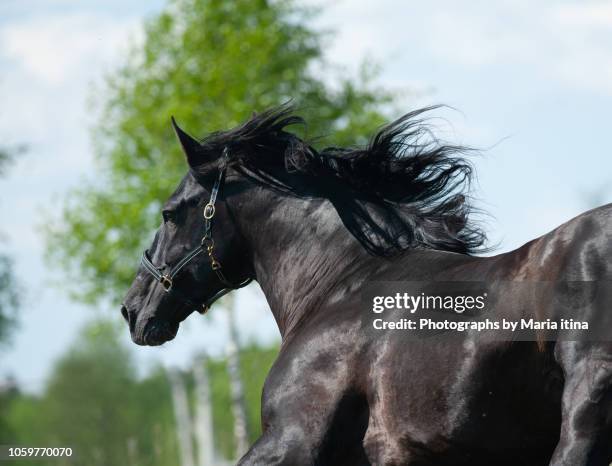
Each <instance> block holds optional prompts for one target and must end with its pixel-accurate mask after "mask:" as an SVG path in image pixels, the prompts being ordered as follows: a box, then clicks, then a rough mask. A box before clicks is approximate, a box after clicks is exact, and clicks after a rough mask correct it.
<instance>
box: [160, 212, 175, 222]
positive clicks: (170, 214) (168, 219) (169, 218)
mask: <svg viewBox="0 0 612 466" xmlns="http://www.w3.org/2000/svg"><path fill="white" fill-rule="evenodd" d="M174 214H175V212H173V211H172V210H162V217H163V219H164V222H172V221H174Z"/></svg>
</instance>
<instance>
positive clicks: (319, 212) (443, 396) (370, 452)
mask: <svg viewBox="0 0 612 466" xmlns="http://www.w3.org/2000/svg"><path fill="white" fill-rule="evenodd" d="M266 118H267V117H266ZM276 121H277V118H276V117H274V118H272V119H271V122H270V121H266V120H265V119H264V120H261V119H257V118H256V119H255V120H253V122H249V123H247V125H245V127H244V128H242V129H240V131H239V132H238V133H229V134H227V135H221V136H216V139H215V141H214V142H221V143H222V144H221V147H227V144H229V141H230V140H231V139H233V138H239V139H241V140H243V141H244V140H246V141H247V142H249V139H248V138H252V137H254V136H253V134H255V133H257V132H259V131H262V130H261V128H262V127H264V128H265V127H266V126H268V127H271V128H274V131H268V132H266V131H263V133H264V135H263V136H262V137H261V138H260V139H257V140H256V142H257V144H254V143H253V144H246V148H245V149H243V150H244V152H242V154H247V152H248V151H253V150H255V149H253V147H259V148H261V147H265V144H269V140H270V138H271V137H272V136H271V134H273V135H274V138H276V139H279V140H283V141H285V142H286V140H287V138H288V136H287V133H282V134H280V135H279V133H278V128H277V126H275V125H276V123H275V122H276ZM281 127H282V125H281ZM381 134H382V136H381ZM386 134H387V133H385V132H384V130H383V132H382V133H380V134H379V135H378V136H377V137H376V138H375V140H376V141H377V143H376V144H378V145H382V146H385V147H386V149H385V150H387V149H388V148H389V147H394V146H393V145H392V144H391V145H389V144H387V143H388V142H389V141H390V140H391V139H393V138H392V137H391V138H390V139H389V140H387V139H385V138H386ZM178 135H179V139H180V140H181V143H182V145H183V148H184V150H185V152H186V154H187V158H188V161H189V163H190V166H191V170H190V172H189V174H188V175H187V176H186V178H185V180H184V181H183V183H182V184H181V186H180V187H179V189H178V190H177V192H175V193H174V194H173V196H172V198H171V202H170V204H169V205H167V206H166V207H165V211H166V210H168V209H170V210H172V209H174V210H176V209H186V210H187V209H193V212H184V213H182V214H181V215H180V216H178V215H177V216H176V218H179V217H182V218H185V219H188V220H187V221H186V222H187V223H185V224H184V225H179V222H178V221H174V220H172V221H166V217H167V215H166V214H165V215H164V218H165V223H164V224H163V225H162V227H161V228H160V232H158V236H157V237H156V240H155V241H154V244H153V247H154V249H155V250H154V251H152V252H151V258H152V260H153V262H155V263H159V264H166V265H168V266H172V265H173V264H176V263H179V261H180V257H181V254H183V255H184V253H185V251H186V250H188V249H192V248H193V247H194V246H195V245H197V244H198V243H199V238H201V237H202V233H203V227H202V226H198V221H197V218H198V214H197V213H196V212H199V211H200V209H202V208H203V207H204V203H205V199H206V198H207V197H208V195H207V193H206V188H205V186H207V185H210V183H211V179H213V178H216V176H217V175H216V174H217V171H218V170H226V169H227V181H226V185H225V186H224V187H223V189H222V197H223V202H222V203H219V204H218V206H217V212H218V213H217V216H218V218H219V220H218V221H217V222H218V223H217V224H216V226H215V230H214V232H213V236H214V237H215V241H217V243H216V246H215V247H216V248H217V249H216V250H215V251H216V252H215V254H216V255H217V256H216V257H218V258H219V259H220V262H221V263H223V270H224V274H225V276H226V277H228V278H229V279H232V280H233V281H234V282H240V281H242V280H244V279H245V278H253V279H255V280H256V281H257V282H258V283H259V285H260V286H261V288H262V290H263V292H264V294H265V296H266V298H267V300H268V303H269V305H270V308H271V310H272V313H273V315H274V318H275V320H276V322H277V324H278V327H279V331H280V333H281V337H282V343H281V348H280V352H279V355H278V358H277V360H276V362H275V363H274V365H273V367H272V369H271V370H270V373H269V375H268V377H267V379H266V382H265V386H264V390H263V395H262V431H263V433H262V436H261V437H260V439H259V440H258V441H257V442H256V443H255V444H254V445H253V446H252V447H251V449H250V450H249V452H248V453H247V454H246V455H245V456H244V457H243V458H242V459H241V460H240V462H239V464H240V465H244V466H246V465H314V464H316V465H343V464H345V465H351V466H355V465H362V464H363V465H366V464H374V465H389V466H391V465H406V466H429V465H449V466H450V465H453V466H455V465H457V466H460V465H470V466H478V465H487V466H488V465H492V464H493V465H500V466H504V465H508V466H515V465H517V464H520V465H527V466H529V465H534V466H535V465H547V464H550V465H552V466H561V465H564V466H587V465H588V466H599V465H601V466H608V464H609V463H610V461H611V460H612V451H611V446H612V442H610V441H609V440H610V439H612V410H611V406H612V403H611V401H612V400H611V396H612V390H611V387H612V346H611V345H610V343H608V342H601V343H594V342H586V341H556V342H552V341H535V342H534V341H498V340H497V341H496V340H495V339H492V338H490V335H487V334H486V333H484V334H479V333H476V332H464V333H462V334H460V336H458V337H456V338H453V339H445V338H444V336H443V335H440V336H433V337H430V338H427V339H420V340H409V341H408V340H406V339H405V338H403V337H402V336H401V333H397V332H379V333H375V332H373V331H371V328H370V327H369V326H368V323H370V322H371V315H372V309H371V308H370V307H369V306H368V304H367V303H365V302H364V300H363V297H362V295H361V291H362V289H363V288H364V287H365V286H367V285H368V284H369V283H372V282H376V281H381V280H382V281H398V282H412V281H417V282H428V283H434V284H435V283H437V282H440V283H448V282H483V281H486V282H488V283H492V284H493V285H492V286H495V285H494V284H495V283H497V282H553V283H557V282H559V283H562V282H565V281H576V282H597V281H606V280H612V261H611V260H610V257H612V205H608V206H604V207H601V208H599V209H596V210H593V211H590V212H587V213H585V214H583V215H581V216H580V217H577V218H576V219H573V220H571V221H570V222H567V223H566V224H564V225H562V226H561V227H559V228H557V229H556V230H554V231H552V232H550V233H549V234H547V235H544V236H543V237H541V238H538V239H536V240H534V241H531V242H529V243H527V244H526V245H524V246H523V247H521V248H519V249H517V250H515V251H512V252H508V253H504V254H500V255H497V256H491V257H478V256H473V255H470V254H466V253H462V252H464V251H466V252H469V249H470V248H469V246H468V245H469V243H470V241H474V242H477V236H474V235H475V234H476V233H475V230H470V227H469V225H468V224H467V219H466V218H465V216H464V215H463V214H462V210H461V204H462V202H463V199H462V198H460V197H456V198H453V200H450V201H439V203H438V204H437V205H433V206H429V208H428V210H427V212H428V214H427V215H429V216H430V218H425V217H423V216H424V215H425V214H424V213H423V212H424V210H418V209H417V210H414V212H416V214H414V215H412V214H411V215H412V216H410V215H409V216H407V217H400V216H396V211H393V212H390V211H386V210H385V209H386V208H387V207H388V206H389V205H391V202H390V201H389V202H387V201H385V202H383V203H380V204H378V205H374V204H367V203H368V202H370V201H371V199H370V198H368V199H366V200H365V201H364V202H365V203H364V204H363V205H365V206H366V207H363V205H361V206H357V207H356V206H354V205H353V204H351V202H352V199H353V198H352V194H350V193H352V192H353V191H351V190H352V189H353V188H351V189H350V190H349V189H347V190H346V192H342V189H341V188H340V187H336V186H335V185H334V182H335V181H336V180H337V179H340V180H343V179H346V177H347V176H348V175H346V172H350V173H355V172H356V170H358V169H357V168H355V166H356V165H357V164H358V163H359V162H360V160H355V159H356V158H351V157H352V154H348V155H349V156H351V157H347V158H348V159H349V160H352V161H351V162H350V164H348V165H347V166H346V167H344V168H343V167H342V166H341V164H342V163H344V162H343V160H344V159H342V158H340V157H335V155H333V154H335V152H332V155H331V156H330V160H331V162H330V164H329V166H328V165H325V168H324V169H323V168H321V165H319V163H321V162H320V161H319V159H320V158H321V157H319V154H314V153H307V155H308V157H311V159H310V162H309V163H310V164H311V166H310V169H312V170H325V171H323V172H322V173H330V174H331V175H333V176H331V177H329V178H327V179H326V180H320V179H319V178H317V176H318V175H320V173H321V172H320V171H317V172H316V173H315V176H310V175H311V174H310V173H309V176H301V177H300V176H296V175H295V174H294V173H293V172H292V171H291V170H288V169H287V167H286V166H287V163H288V162H287V155H286V153H287V152H286V146H285V145H283V146H282V150H280V149H279V148H276V149H277V152H278V153H279V154H281V155H278V158H279V160H280V161H281V163H280V164H276V165H275V164H273V163H271V162H261V163H262V166H265V170H264V169H263V168H262V169H261V170H260V169H259V168H260V167H257V166H255V167H254V166H253V165H252V164H250V160H249V159H248V158H245V159H242V160H237V161H236V164H235V165H230V166H229V168H226V167H225V165H220V164H219V155H220V153H221V150H220V148H219V147H218V145H217V146H215V145H214V144H212V145H211V147H213V146H214V147H215V149H214V150H212V149H211V147H208V146H207V143H206V141H205V142H204V143H202V144H200V143H199V142H197V141H194V140H191V139H189V137H188V136H187V135H185V134H183V133H181V132H180V130H179V133H178ZM392 136H393V135H392ZM276 139H275V140H276ZM381 140H382V141H383V143H381ZM385 141H386V142H385ZM289 142H290V144H289V145H290V146H291V147H293V146H295V145H296V141H295V140H294V139H289ZM207 147H208V148H207ZM410 147H411V148H414V147H415V146H414V145H413V146H410ZM417 148H418V146H417ZM260 150H261V149H260ZM270 150H272V149H270ZM377 151H378V148H377V146H373V147H371V148H370V149H369V152H368V153H366V156H365V159H361V161H364V162H367V161H368V160H367V157H368V156H369V154H370V153H377ZM211 152H212V153H214V154H215V155H212V156H211V155H210V154H211ZM263 152H265V151H264V150H262V155H261V157H262V159H263V157H264V156H263ZM417 152H419V151H417ZM380 153H382V151H380ZM282 154H285V155H282ZM440 154H442V158H440ZM300 155H301V156H303V155H304V154H303V153H302V152H300ZM345 155H347V154H345ZM416 155H417V156H418V157H417V156H415V159H414V164H413V165H411V166H407V167H403V166H402V167H400V168H401V169H404V168H406V171H405V174H406V175H405V176H408V177H409V178H410V179H411V180H412V182H413V183H414V184H415V185H417V186H419V192H428V193H429V196H430V198H432V196H433V197H435V196H436V192H437V193H438V194H439V193H440V192H442V191H444V189H443V188H444V186H445V183H448V182H452V180H453V179H454V176H455V175H456V173H457V172H456V167H457V166H455V165H453V164H449V160H448V159H447V158H445V157H444V151H442V152H440V151H439V149H436V148H434V150H432V151H427V152H419V153H418V154H416ZM243 156H244V157H247V156H248V155H243ZM419 157H421V159H422V158H424V159H425V160H429V162H428V163H429V165H427V163H425V164H423V165H419V164H421V162H420V160H421V159H419ZM400 160H401V163H400V162H397V159H394V160H392V161H391V162H392V164H391V165H389V167H390V168H389V170H395V169H396V168H397V167H396V165H394V164H396V163H400V164H403V163H405V162H408V163H412V162H411V161H410V160H404V159H400ZM298 162H300V163H298ZM298 162H296V161H295V160H293V159H292V160H291V163H295V166H296V167H298V168H297V170H298V171H300V170H305V169H304V168H303V167H302V166H301V165H300V164H302V165H304V164H303V162H304V161H303V160H299V161H298ZM305 165H306V167H307V169H308V167H309V166H308V164H305ZM374 166H375V165H372V166H367V167H366V169H364V170H363V171H364V172H367V171H368V170H373V168H372V167H374ZM219 167H221V168H219ZM300 167H301V168H300ZM329 167H331V168H329ZM423 167H424V168H423ZM432 168H433V169H434V171H433V172H432V171H431V169H432ZM421 169H422V171H421V172H419V170H421ZM435 170H439V171H435ZM462 170H463V168H460V170H459V173H463V172H462ZM415 171H416V173H417V175H414V172H415ZM385 173H388V177H389V178H388V179H389V180H391V181H389V184H390V187H389V189H388V191H387V194H385V195H386V196H388V197H389V199H395V201H394V202H396V201H398V199H400V197H398V196H396V194H397V193H396V192H395V191H394V189H396V188H397V189H401V187H398V186H399V185H398V186H394V185H393V183H392V180H393V179H394V178H393V177H394V176H395V175H393V173H391V172H385ZM418 173H421V174H423V176H421V175H419V174H418ZM431 173H433V175H431ZM432 176H433V178H431V177H432ZM262 177H263V181H262ZM268 177H269V178H268ZM270 179H272V180H273V181H270ZM361 180H362V181H364V179H363V178H362V179H361ZM364 182H365V181H364ZM313 183H315V184H319V183H320V184H321V185H323V184H325V191H324V192H325V195H304V194H305V193H306V194H308V193H309V192H310V191H309V189H310V187H311V184H313ZM287 186H289V187H290V188H291V190H294V191H296V192H298V193H299V194H300V195H296V193H295V192H292V193H288V192H286V191H287ZM441 187H442V188H441ZM336 188H337V189H336ZM364 189H365V188H364ZM372 189H373V190H375V191H376V193H380V192H382V191H383V190H384V189H386V188H385V187H384V186H382V185H374V187H373V188H372ZM432 190H433V191H434V193H433V194H432ZM347 193H349V194H347ZM419 195H420V194H419V193H416V194H415V199H422V197H421V198H419ZM438 199H442V197H438ZM440 202H442V203H440ZM372 205H374V207H372ZM409 207H410V208H411V209H412V208H413V206H412V204H410V205H409ZM368 209H369V210H368ZM377 209H378V210H377ZM442 211H445V212H446V213H445V214H442V213H441V212H442ZM371 219H382V220H381V221H380V222H377V221H371ZM405 219H407V220H406V221H405V222H404V220H405ZM383 221H384V222H387V223H388V224H390V225H391V226H397V229H396V230H394V231H396V232H397V231H399V233H398V234H396V233H393V234H390V235H386V233H385V231H379V230H377V228H378V227H377V225H378V224H380V223H382V222H383ZM398 225H399V226H398ZM423 225H426V226H425V227H423ZM179 227H181V228H179ZM404 227H405V228H404ZM466 231H467V233H466ZM372 232H374V233H372ZM412 232H414V235H413V236H410V235H411V234H412ZM459 232H464V236H463V237H460V236H458V235H459V234H460V233H459ZM406 235H407V236H406ZM372 238H374V239H372ZM380 238H382V240H380ZM379 240H380V241H382V243H381V242H380V241H379ZM411 241H412V242H413V243H419V244H421V246H417V247H413V246H411V245H410V244H411ZM381 244H383V246H385V247H387V246H389V245H390V247H391V248H393V247H400V249H402V250H403V252H402V254H400V255H395V256H393V257H389V256H385V254H372V252H373V251H374V252H379V251H381V250H383V249H385V248H383V247H382V246H381ZM403 245H404V246H406V245H407V246H406V247H403ZM160 269H163V266H162V267H160ZM183 273H184V274H185V275H184V276H182V277H180V279H181V282H179V284H178V285H174V286H176V287H179V291H181V293H176V294H175V293H173V292H172V291H170V292H164V291H163V290H162V289H161V287H160V286H159V283H157V282H156V279H155V278H154V277H151V276H150V275H147V273H146V271H144V270H143V269H141V271H140V273H139V274H138V276H137V278H136V281H135V282H134V285H133V287H132V288H131V289H130V291H129V292H128V295H127V296H126V299H125V302H124V306H123V312H124V316H125V317H126V319H127V320H128V322H129V324H130V329H131V331H132V337H133V339H134V341H135V342H137V343H139V344H159V343H161V342H163V341H164V340H167V339H169V338H172V337H173V336H174V334H175V333H176V329H177V328H178V323H179V322H180V321H181V320H182V319H184V318H185V317H186V316H187V315H189V314H190V313H191V308H189V306H186V304H185V302H184V301H183V302H182V301H181V299H182V296H185V295H186V294H188V295H189V304H191V302H193V301H197V300H200V301H202V302H203V301H206V300H207V299H208V298H209V297H210V296H213V295H214V294H215V293H217V292H218V290H219V287H220V286H221V285H220V284H219V283H218V282H217V281H215V274H213V273H211V271H210V269H209V268H208V264H207V263H206V261H205V260H202V261H199V260H197V261H194V263H193V264H192V265H190V267H188V268H186V271H185V272H183ZM166 291H169V290H166ZM501 293H502V296H501V298H502V299H500V302H501V303H502V304H499V305H498V306H496V308H495V311H494V312H495V313H496V316H497V317H504V316H507V317H512V318H514V319H516V318H520V317H526V318H529V317H534V316H538V317H540V318H542V317H548V316H550V317H555V316H556V314H555V312H556V309H555V306H556V304H555V302H554V301H551V300H548V299H546V296H537V297H529V296H526V295H524V294H520V293H518V294H515V293H513V292H512V288H508V290H505V289H504V290H502V291H501ZM609 304H610V303H607V305H608V306H609ZM188 308H189V309H188ZM607 311H608V310H607V309H602V308H598V307H596V306H591V307H588V306H587V307H586V308H584V309H581V312H584V313H587V314H588V313H591V314H597V313H600V314H601V313H605V312H607ZM390 312H391V315H393V314H392V313H393V312H394V311H390ZM576 317H582V316H576ZM369 319H370V320H369ZM160 329H161V330H160Z"/></svg>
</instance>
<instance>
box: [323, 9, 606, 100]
mask: <svg viewBox="0 0 612 466" xmlns="http://www.w3.org/2000/svg"><path fill="white" fill-rule="evenodd" d="M314 3H320V2H314ZM323 23H324V25H325V26H328V27H329V26H331V27H332V28H334V29H337V30H338V31H339V35H338V40H337V41H336V42H335V43H334V44H333V45H332V47H330V48H329V50H328V51H327V52H328V55H329V56H330V57H331V58H332V61H334V62H341V63H352V64H354V63H357V62H358V59H361V58H363V57H364V56H373V57H375V58H376V59H377V60H378V61H379V62H383V63H388V62H391V63H393V62H399V63H401V64H402V65H403V68H404V70H405V69H409V68H410V65H411V62H412V60H413V58H412V57H413V56H416V57H419V56H423V55H428V56H429V57H431V58H433V59H434V60H436V61H438V62H439V63H440V64H454V65H459V66H465V67H469V68H471V69H472V70H475V69H478V68H485V67H489V66H496V67H501V68H505V69H507V70H509V72H512V71H513V70H519V69H522V71H524V72H526V73H529V76H530V79H535V78H539V79H541V80H544V81H547V82H550V83H556V84H559V85H561V86H568V87H570V88H575V89H579V90H588V91H591V92H596V93H601V94H604V95H612V53H610V51H611V50H612V4H610V3H609V2H580V3H579V2H532V1H530V0H507V1H502V0H500V1H495V2H481V1H467V2H455V1H450V0H434V1H432V2H425V3H422V4H417V3H415V2H402V3H398V2H393V1H390V0H381V1H379V2H377V5H376V8H373V6H372V3H371V2H369V1H367V2H366V1H362V0H355V1H350V2H349V1H344V2H338V3H335V4H333V5H331V6H329V8H328V9H326V11H325V15H324V19H323ZM415 71H416V72H418V70H415ZM396 81H397V80H396Z"/></svg>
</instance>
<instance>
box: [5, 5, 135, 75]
mask: <svg viewBox="0 0 612 466" xmlns="http://www.w3.org/2000/svg"><path fill="white" fill-rule="evenodd" d="M138 24H139V23H138V22H135V21H134V20H133V19H128V20H123V21H120V20H117V19H116V18H112V17H104V16H100V15H93V14H88V13H72V14H64V15H56V16H53V17H39V18H29V19H26V20H23V21H21V22H18V23H13V24H8V25H7V26H6V27H4V28H3V29H2V30H0V44H1V48H0V50H4V55H5V57H6V58H8V59H10V60H13V61H16V62H17V63H18V65H19V66H22V67H23V69H25V70H26V71H28V72H29V73H31V74H32V76H34V77H36V78H38V79H40V80H42V81H43V82H45V83H48V84H51V85H57V84H61V83H65V82H67V81H70V80H71V79H74V76H75V75H77V76H78V77H81V76H82V75H83V74H84V73H85V74H89V72H90V70H91V71H94V70H95V71H97V68H98V66H99V65H100V64H103V63H104V62H106V61H108V60H109V59H112V58H114V57H116V56H117V52H118V51H120V49H122V48H123V47H124V45H125V44H126V39H127V37H128V36H129V34H130V32H132V33H134V32H137V31H138Z"/></svg>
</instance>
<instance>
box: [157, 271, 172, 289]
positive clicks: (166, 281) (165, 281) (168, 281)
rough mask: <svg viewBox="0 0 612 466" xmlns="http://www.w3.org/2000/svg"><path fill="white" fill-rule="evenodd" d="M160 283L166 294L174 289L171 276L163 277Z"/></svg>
mask: <svg viewBox="0 0 612 466" xmlns="http://www.w3.org/2000/svg"><path fill="white" fill-rule="evenodd" d="M159 283H161V286H163V287H164V290H165V291H166V293H167V292H169V291H170V289H172V278H170V276H169V275H162V276H161V278H160V279H159Z"/></svg>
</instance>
